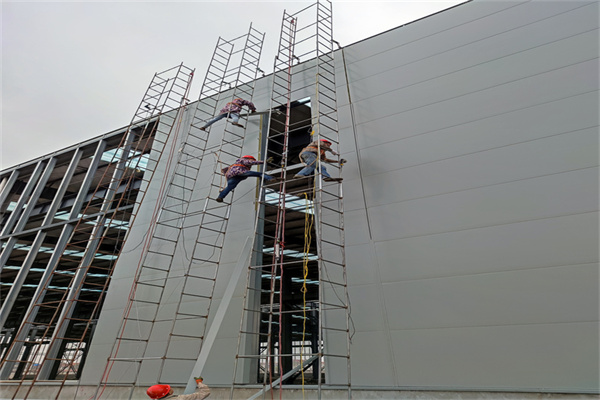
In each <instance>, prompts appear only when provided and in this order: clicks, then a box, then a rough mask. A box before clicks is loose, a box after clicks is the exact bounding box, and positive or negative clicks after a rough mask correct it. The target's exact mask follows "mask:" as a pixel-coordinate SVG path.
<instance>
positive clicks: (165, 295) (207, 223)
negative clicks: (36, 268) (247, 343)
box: [96, 25, 264, 398]
mask: <svg viewBox="0 0 600 400" xmlns="http://www.w3.org/2000/svg"><path fill="white" fill-rule="evenodd" d="M263 40H264V34H263V33H260V32H258V31H257V30H256V29H254V28H253V27H252V25H250V29H249V31H248V33H247V34H245V35H242V36H240V37H237V38H235V39H232V40H224V39H221V38H219V40H218V42H217V46H216V49H215V52H214V55H213V57H212V60H211V63H210V65H209V68H208V70H207V73H206V77H205V80H204V83H203V85H202V89H201V93H200V98H199V100H198V102H197V103H196V104H197V105H196V108H195V110H194V115H193V119H192V122H191V124H190V130H189V132H188V134H187V135H186V137H185V138H184V140H183V144H182V145H181V148H180V150H179V153H178V154H177V160H176V163H175V165H174V167H173V168H168V167H167V170H166V172H165V179H169V182H168V183H167V184H166V185H165V186H166V188H165V189H164V190H162V189H161V192H160V193H159V201H158V204H157V208H156V210H155V214H154V216H153V218H152V221H151V222H150V228H149V232H148V234H147V236H146V240H145V242H144V248H143V250H142V254H141V257H140V260H139V263H138V267H137V271H136V275H135V281H134V284H133V286H132V288H131V291H130V295H129V299H128V304H127V306H126V308H125V312H124V315H123V320H122V324H121V327H120V329H119V333H118V337H117V339H116V341H115V343H114V345H113V349H112V351H111V356H110V358H109V360H108V363H107V366H106V369H105V372H104V376H103V377H102V380H101V382H100V385H99V386H98V390H97V392H96V398H99V397H100V396H101V395H102V392H103V390H104V387H105V386H106V384H107V383H108V382H109V378H110V374H111V371H112V373H113V376H118V378H117V379H113V380H112V382H118V383H119V384H121V385H123V384H126V385H130V386H131V392H130V398H131V396H132V395H133V390H134V389H135V387H136V386H137V385H139V384H140V383H150V384H155V383H167V382H165V381H166V380H167V379H168V378H166V377H165V374H164V372H165V371H166V370H172V369H176V370H180V371H181V370H191V367H193V365H194V363H195V361H196V359H197V357H198V354H199V353H200V350H201V348H202V344H203V341H204V335H205V332H206V328H207V323H208V317H209V314H210V308H211V305H212V300H213V293H214V288H215V283H216V280H217V273H218V267H219V264H220V262H221V254H222V250H223V244H224V241H225V233H226V230H227V224H228V221H229V213H230V206H231V203H227V202H225V203H217V202H216V201H215V198H216V196H217V194H218V192H219V191H220V189H221V188H220V184H221V180H222V176H221V174H220V173H219V172H218V171H220V169H221V167H222V166H223V165H222V164H221V163H220V162H219V161H217V162H213V159H212V155H213V154H214V155H216V157H217V160H220V159H221V157H224V158H233V159H234V160H235V159H236V158H239V157H240V156H241V152H242V147H243V145H244V138H245V128H244V130H242V132H241V133H240V128H235V127H233V125H232V124H231V123H229V121H228V120H227V122H226V124H225V129H224V134H223V138H222V140H221V141H220V143H217V144H215V145H212V146H211V144H210V143H209V134H208V132H207V131H205V130H204V129H202V128H203V126H204V123H205V121H206V119H207V118H208V117H212V116H213V115H214V114H215V113H216V111H217V106H218V105H219V104H220V103H221V96H222V95H223V92H225V91H226V90H227V89H228V88H232V90H231V95H232V99H233V98H237V97H244V98H245V99H247V100H248V99H249V100H251V99H252V97H253V94H254V84H255V81H256V74H257V73H258V70H259V68H258V63H259V60H260V54H261V51H262V44H263ZM246 125H247V124H245V126H246ZM206 129H207V130H209V129H210V128H206ZM207 157H208V160H207V161H206V162H205V163H203V160H205V159H206V158H207ZM207 165H208V167H211V166H212V167H213V174H212V175H211V178H210V179H211V182H210V184H209V187H208V189H207V190H204V192H202V193H203V195H202V196H200V195H199V194H198V193H196V191H197V189H198V187H197V186H196V185H195V184H196V181H197V179H198V176H199V173H200V169H201V167H204V168H207ZM195 189H196V191H195ZM200 190H202V188H200ZM190 238H194V240H193V244H191V245H190V242H191V240H190ZM187 246H189V248H187ZM170 298H172V299H174V300H170ZM123 343H127V346H123V347H121V345H122V344H123ZM187 378H188V377H187V376H182V377H181V378H180V379H182V380H181V382H180V383H183V382H187ZM168 383H177V382H173V380H172V379H170V380H169V382H168Z"/></svg>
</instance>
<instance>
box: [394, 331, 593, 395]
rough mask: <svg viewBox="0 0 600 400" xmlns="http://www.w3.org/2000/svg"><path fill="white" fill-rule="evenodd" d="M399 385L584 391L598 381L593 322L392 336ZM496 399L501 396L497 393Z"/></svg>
mask: <svg viewBox="0 0 600 400" xmlns="http://www.w3.org/2000/svg"><path fill="white" fill-rule="evenodd" d="M390 335H391V338H392V341H393V342H394V343H395V348H394V354H395V357H396V358H397V359H398V360H402V362H401V363H399V365H398V369H397V373H398V381H399V383H400V385H401V386H413V385H414V386H418V387H436V386H437V387H454V388H458V387H463V388H468V389H471V390H472V389H475V390H486V389H496V390H511V388H512V389H514V390H526V391H529V390H530V391H538V392H539V391H553V390H554V391H557V390H567V391H572V392H584V391H589V390H593V389H594V388H593V387H590V382H594V381H595V380H596V379H598V376H597V368H598V366H597V363H596V361H597V360H594V359H593V357H590V353H592V352H595V353H596V354H597V352H598V327H597V323H596V322H587V321H583V322H580V323H571V324H563V323H561V324H552V323H547V324H526V325H504V326H484V327H460V328H447V329H413V330H401V331H392V332H391V334H390ZM498 395H499V396H500V394H498Z"/></svg>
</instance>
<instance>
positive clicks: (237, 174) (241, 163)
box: [216, 156, 275, 203]
mask: <svg viewBox="0 0 600 400" xmlns="http://www.w3.org/2000/svg"><path fill="white" fill-rule="evenodd" d="M267 161H268V160H267ZM263 163H264V161H256V158H254V157H252V156H243V157H242V158H238V159H237V160H236V162H235V163H234V164H231V165H230V166H229V167H227V168H223V169H222V170H221V172H223V174H224V175H225V177H226V178H227V187H225V189H223V190H222V191H221V193H219V197H217V198H216V200H217V202H218V203H222V202H223V199H224V198H225V196H227V194H228V193H229V192H231V191H232V190H233V189H235V188H236V186H237V185H239V183H240V182H241V181H243V180H245V179H248V177H250V176H255V177H257V178H262V177H263V175H264V177H265V179H266V180H267V181H270V180H271V179H275V178H273V177H272V176H271V175H267V174H264V173H260V172H255V171H250V168H252V166H253V165H258V164H263Z"/></svg>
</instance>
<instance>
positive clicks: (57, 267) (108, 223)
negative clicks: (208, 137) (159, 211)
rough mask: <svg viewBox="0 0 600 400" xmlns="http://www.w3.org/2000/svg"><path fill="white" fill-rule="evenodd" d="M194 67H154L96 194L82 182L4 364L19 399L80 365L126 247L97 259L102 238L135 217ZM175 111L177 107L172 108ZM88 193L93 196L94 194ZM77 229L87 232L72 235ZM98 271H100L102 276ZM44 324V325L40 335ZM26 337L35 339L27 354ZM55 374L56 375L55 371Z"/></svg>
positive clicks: (176, 123) (174, 129)
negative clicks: (43, 314) (78, 313)
mask: <svg viewBox="0 0 600 400" xmlns="http://www.w3.org/2000/svg"><path fill="white" fill-rule="evenodd" d="M193 75H194V70H192V69H190V68H188V67H186V66H184V65H183V63H182V64H180V65H178V66H176V67H173V68H170V69H168V70H165V71H162V72H158V73H156V74H155V75H154V77H153V78H152V80H151V82H150V85H149V86H148V89H147V90H146V92H145V94H144V96H143V98H142V101H141V102H140V104H139V106H138V108H137V110H136V112H135V114H134V116H133V118H132V121H131V123H130V124H129V125H128V127H127V128H126V130H125V132H124V134H123V135H122V139H121V142H120V143H119V145H118V146H117V148H116V149H115V150H114V151H112V155H110V156H111V158H110V160H109V161H108V164H107V167H106V168H105V170H104V174H103V175H102V177H101V178H100V181H99V183H98V184H97V186H96V187H95V189H94V190H93V192H91V195H90V194H88V193H87V190H83V189H82V190H80V192H79V196H78V198H77V199H76V200H75V202H74V205H73V207H72V208H71V213H70V215H69V219H70V220H71V219H72V220H75V221H76V223H74V224H67V225H65V226H64V229H63V232H62V233H61V237H60V239H59V243H58V244H57V247H56V249H55V252H54V254H53V256H52V257H51V259H50V261H49V262H48V266H47V268H46V271H45V273H44V275H43V277H42V279H41V281H40V284H39V286H38V289H37V290H36V293H35V295H34V301H32V303H31V305H30V307H29V309H28V310H27V312H26V316H25V319H24V321H23V322H22V323H21V326H20V328H19V330H18V332H17V334H16V335H15V336H14V337H13V341H12V343H11V345H10V347H9V349H8V351H7V353H6V357H5V358H4V359H3V360H2V364H1V365H0V368H1V369H0V377H1V378H2V379H8V378H9V377H10V376H11V375H13V374H14V373H15V371H14V367H15V366H17V371H20V373H21V374H22V377H21V379H20V381H19V382H18V385H17V387H16V390H15V393H14V395H13V397H12V398H13V399H15V398H17V395H18V396H19V397H18V398H20V399H26V398H28V396H29V394H30V392H31V390H32V389H33V387H34V385H35V383H36V382H38V381H45V380H50V378H51V375H56V371H57V370H59V369H60V367H61V365H64V368H63V369H66V370H67V371H68V370H75V363H76V362H77V360H78V359H79V358H80V357H81V356H82V354H83V353H84V350H83V349H84V348H86V347H89V344H90V342H91V338H92V333H93V329H94V326H95V323H96V320H97V318H98V314H99V312H100V310H101V305H102V303H103V301H104V298H105V295H106V291H107V289H108V286H109V283H110V278H111V275H112V272H113V271H114V267H115V265H116V263H117V260H118V258H119V255H120V249H119V248H116V243H113V244H112V246H113V248H114V250H113V254H112V262H109V263H101V262H99V261H98V259H97V254H100V253H101V251H100V248H101V246H102V245H107V246H108V247H110V246H111V243H110V239H109V238H108V232H109V231H110V230H111V229H122V228H123V224H129V226H131V225H132V224H133V223H134V221H135V217H136V215H137V211H138V210H139V205H140V204H141V203H142V202H143V200H144V198H145V195H146V193H147V187H148V184H149V182H150V181H151V180H152V177H153V176H154V172H155V167H156V165H157V164H158V163H159V161H160V158H161V156H162V153H163V149H164V147H165V145H166V143H167V142H168V139H169V137H170V136H171V135H177V134H178V132H179V129H180V123H181V115H182V113H183V110H184V108H185V105H186V104H187V101H188V100H187V96H188V93H189V89H190V87H191V82H192V79H193ZM170 111H174V112H172V113H169V112H170ZM104 150H105V148H104V144H103V143H102V142H101V143H100V144H99V145H98V147H97V150H96V153H95V154H94V158H93V163H99V162H100V161H101V159H102V156H103V155H104V154H105V152H104ZM153 154H156V155H157V156H156V159H152V158H151V157H152V155H153ZM144 157H147V158H148V159H147V160H146V159H145V158H144ZM145 163H147V164H145ZM144 164H145V165H144ZM92 170H93V171H95V168H93V169H90V171H92ZM90 174H91V172H90ZM90 174H88V176H86V182H91V175H90ZM88 184H89V183H88ZM132 190H137V191H138V194H137V196H136V197H135V198H134V199H131V198H129V197H128V196H130V194H131V191H132ZM86 195H87V196H89V197H90V199H89V200H88V199H86ZM125 213H130V217H129V220H128V221H127V222H124V220H121V219H120V217H121V214H122V215H125ZM129 232H130V229H127V230H126V233H125V234H124V240H126V239H127V236H128V235H129ZM79 237H85V238H86V239H85V240H80V241H72V240H71V238H79ZM73 254H82V256H81V260H77V259H76V258H75V257H73V256H72V255H73ZM104 264H108V265H104ZM99 272H102V274H101V275H102V277H101V278H99V275H100V274H99ZM65 278H66V279H68V280H69V283H68V284H67V285H66V286H65V287H57V286H54V285H53V282H55V281H57V280H60V279H65ZM69 278H70V279H69ZM83 288H95V289H96V290H99V291H100V295H99V296H98V297H97V298H96V299H93V300H86V299H84V298H82V297H81V295H80V294H81V292H82V289H83ZM83 306H86V307H87V308H88V309H89V311H88V312H87V314H86V316H85V317H79V318H76V317H75V316H74V312H75V310H76V307H83ZM41 309H48V310H50V313H51V314H52V316H51V318H50V320H49V321H37V319H36V318H37V317H38V315H39V314H40V313H39V311H40V310H41ZM75 325H79V326H83V328H80V329H79V333H77V332H76V331H75V329H73V327H74V326H75ZM40 331H41V332H42V333H41V335H39V336H38V332H40ZM25 344H27V345H29V346H28V347H27V348H26V350H27V351H25V352H24V354H23V355H21V349H22V348H23V347H24V345H25ZM31 346H33V347H35V350H34V351H33V355H31V352H30V351H29V350H30V349H31ZM85 351H87V349H86V350H85ZM24 355H25V356H26V357H27V359H25V357H23V356H24ZM20 356H21V357H20ZM36 361H40V364H41V366H40V367H39V368H37V369H36V368H35V367H34V363H35V362H36ZM81 366H82V365H81V364H80V365H78V367H77V371H78V372H80V371H81ZM28 374H32V375H33V378H32V379H31V380H26V379H25V378H26V377H27V375H28ZM63 375H64V377H63V378H62V379H61V380H60V385H59V386H58V389H57V392H56V397H55V398H58V397H59V395H60V393H61V391H62V389H63V387H64V384H65V382H66V380H67V379H68V377H69V373H64V374H63ZM25 381H27V382H28V388H27V390H26V392H25V393H24V394H20V393H19V391H20V389H21V387H22V386H23V384H24V382H25ZM52 381H53V382H56V381H57V379H55V380H52Z"/></svg>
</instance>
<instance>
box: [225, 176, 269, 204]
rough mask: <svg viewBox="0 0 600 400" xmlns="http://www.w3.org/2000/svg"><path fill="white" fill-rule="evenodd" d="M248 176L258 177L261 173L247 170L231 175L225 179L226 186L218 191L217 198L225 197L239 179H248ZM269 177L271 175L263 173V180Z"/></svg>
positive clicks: (237, 183) (238, 182)
mask: <svg viewBox="0 0 600 400" xmlns="http://www.w3.org/2000/svg"><path fill="white" fill-rule="evenodd" d="M250 176H255V177H257V178H259V179H260V178H261V177H262V176H263V174H262V173H261V172H255V171H248V172H244V173H243V174H240V175H236V176H232V177H231V178H229V179H227V187H225V189H223V190H222V191H221V193H219V198H221V199H223V198H225V196H227V195H228V194H229V192H231V191H232V190H233V189H235V188H236V187H237V185H239V184H240V182H241V181H243V180H245V179H248V177H250ZM271 179H273V177H272V176H271V175H267V174H265V180H267V181H270V180H271Z"/></svg>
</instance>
